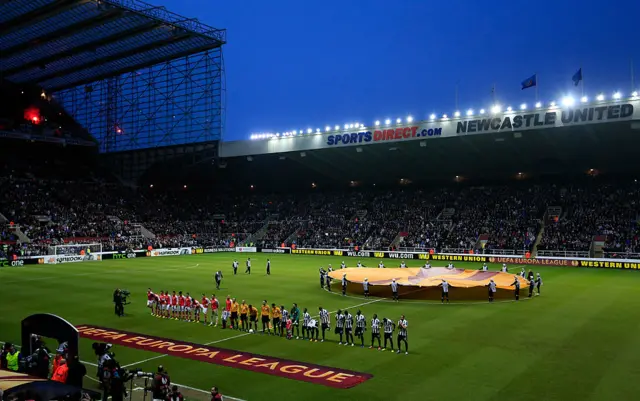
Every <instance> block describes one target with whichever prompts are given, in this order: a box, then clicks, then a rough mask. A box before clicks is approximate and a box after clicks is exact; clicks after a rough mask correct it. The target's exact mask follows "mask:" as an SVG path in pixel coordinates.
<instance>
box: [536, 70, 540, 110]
mask: <svg viewBox="0 0 640 401" xmlns="http://www.w3.org/2000/svg"><path fill="white" fill-rule="evenodd" d="M538 86H540V78H539V77H538V73H537V72H536V103H538Z"/></svg>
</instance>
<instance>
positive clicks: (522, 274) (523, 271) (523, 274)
mask: <svg viewBox="0 0 640 401" xmlns="http://www.w3.org/2000/svg"><path fill="white" fill-rule="evenodd" d="M520 277H522V278H525V277H527V271H526V270H525V269H524V267H523V268H522V270H520Z"/></svg>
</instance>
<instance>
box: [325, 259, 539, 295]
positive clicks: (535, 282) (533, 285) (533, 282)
mask: <svg viewBox="0 0 640 401" xmlns="http://www.w3.org/2000/svg"><path fill="white" fill-rule="evenodd" d="M357 266H358V267H364V265H362V263H360V261H358V265H357ZM378 267H379V268H381V269H383V268H385V266H384V264H383V263H382V261H380V263H379V264H378ZM406 267H407V266H406V264H405V263H404V261H402V262H401V263H400V268H406ZM340 268H341V269H344V268H346V266H345V263H344V262H342V264H341V265H340ZM422 268H423V269H430V268H431V264H430V263H429V262H427V263H426V264H425V265H424V266H423V267H422ZM447 269H450V270H453V269H455V266H454V265H453V263H449V265H448V266H447ZM332 271H333V268H332V267H331V265H329V266H328V267H327V270H324V268H322V267H321V268H320V269H319V272H320V288H322V289H326V290H327V291H331V280H332V279H331V277H330V276H329V274H328V273H330V272H332ZM482 271H485V272H486V271H489V266H487V264H486V263H484V264H483V265H482ZM500 271H501V272H502V273H508V272H509V269H508V267H507V264H506V263H503V264H502V268H501V270H500ZM518 276H520V277H522V278H524V279H526V280H527V281H528V282H529V298H531V297H532V296H533V294H534V289H536V290H537V293H536V294H535V295H536V296H539V295H540V287H541V286H542V277H541V276H540V273H536V276H535V278H534V274H533V271H532V270H531V269H530V270H529V273H527V272H526V271H525V268H524V267H523V268H522V270H521V271H520V273H519V274H516V275H515V280H514V282H513V283H512V284H511V285H510V286H511V287H515V291H514V295H515V298H516V301H518V300H520V281H519V280H518ZM347 283H348V281H347V275H346V274H343V275H342V279H341V280H340V284H341V285H342V295H343V296H346V295H347ZM390 285H391V293H392V298H393V300H394V301H396V302H398V301H399V299H400V297H399V295H398V283H397V282H396V280H395V279H392V280H391V284H390ZM438 287H441V289H442V294H441V298H440V299H441V302H442V303H444V302H445V300H446V301H447V303H449V287H453V286H452V285H451V284H449V282H448V281H447V280H445V279H442V282H441V283H440V284H438ZM486 287H487V289H488V291H489V302H493V300H494V296H495V293H496V292H497V285H496V283H495V282H494V281H493V279H490V280H489V283H488V284H486ZM362 289H363V295H364V297H365V298H369V279H367V278H366V277H365V279H364V280H363V282H362Z"/></svg>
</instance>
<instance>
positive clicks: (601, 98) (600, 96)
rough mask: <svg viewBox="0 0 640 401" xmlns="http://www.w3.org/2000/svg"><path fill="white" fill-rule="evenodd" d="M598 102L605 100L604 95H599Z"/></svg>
mask: <svg viewBox="0 0 640 401" xmlns="http://www.w3.org/2000/svg"><path fill="white" fill-rule="evenodd" d="M596 100H597V101H599V102H601V101H603V100H604V95H603V94H602V93H601V94H599V95H598V97H597V98H596Z"/></svg>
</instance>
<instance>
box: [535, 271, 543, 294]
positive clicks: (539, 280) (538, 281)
mask: <svg viewBox="0 0 640 401" xmlns="http://www.w3.org/2000/svg"><path fill="white" fill-rule="evenodd" d="M536 274H537V276H536V289H537V290H538V293H537V294H536V296H538V295H540V287H541V286H542V277H540V273H536Z"/></svg>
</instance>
